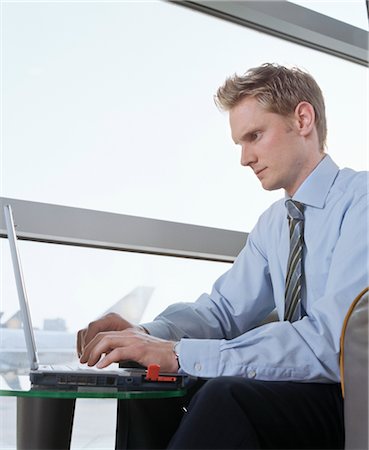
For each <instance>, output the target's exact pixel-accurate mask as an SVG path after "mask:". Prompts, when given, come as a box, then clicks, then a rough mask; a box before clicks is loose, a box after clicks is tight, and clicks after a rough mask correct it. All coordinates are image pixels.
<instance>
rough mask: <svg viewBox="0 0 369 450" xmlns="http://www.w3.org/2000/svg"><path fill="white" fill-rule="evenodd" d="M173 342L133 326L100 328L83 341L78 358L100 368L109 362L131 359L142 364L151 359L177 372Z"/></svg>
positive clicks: (146, 364)
mask: <svg viewBox="0 0 369 450" xmlns="http://www.w3.org/2000/svg"><path fill="white" fill-rule="evenodd" d="M173 344H174V343H173V342H171V341H165V340H163V339H159V338H156V337H154V336H150V335H147V334H145V333H144V332H142V331H139V330H137V329H127V330H124V331H120V332H101V333H98V334H97V335H96V336H95V337H94V338H93V339H92V340H91V341H90V342H89V343H88V344H87V345H86V347H85V349H84V351H83V353H82V355H81V359H80V361H81V363H87V364H88V365H89V366H94V365H96V364H97V367H98V368H104V367H107V366H108V365H109V364H111V363H113V362H119V361H123V360H132V361H136V362H138V363H139V364H141V365H143V366H146V367H147V366H149V365H150V364H154V363H155V364H159V365H160V366H161V369H162V370H163V371H168V372H177V371H178V362H177V359H176V355H175V353H174V352H173Z"/></svg>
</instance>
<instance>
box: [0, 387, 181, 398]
mask: <svg viewBox="0 0 369 450" xmlns="http://www.w3.org/2000/svg"><path fill="white" fill-rule="evenodd" d="M186 393H187V390H186V389H179V390H175V391H146V392H145V391H117V390H113V389H112V390H111V391H107V390H104V391H101V392H96V391H95V392H94V391H91V392H86V391H47V390H34V391H33V390H29V391H19V390H18V391H17V390H4V389H1V390H0V396H2V397H38V398H69V399H71V398H116V399H118V400H125V399H127V400H128V399H150V398H173V397H183V396H184V395H186Z"/></svg>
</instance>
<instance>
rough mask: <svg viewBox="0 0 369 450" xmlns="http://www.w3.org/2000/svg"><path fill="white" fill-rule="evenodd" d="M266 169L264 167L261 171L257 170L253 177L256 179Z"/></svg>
mask: <svg viewBox="0 0 369 450" xmlns="http://www.w3.org/2000/svg"><path fill="white" fill-rule="evenodd" d="M265 169H266V167H264V168H263V169H257V170H255V171H254V172H255V175H256V176H257V177H258V176H259V175H260V174H261V173H262V172H263V171H264V170H265Z"/></svg>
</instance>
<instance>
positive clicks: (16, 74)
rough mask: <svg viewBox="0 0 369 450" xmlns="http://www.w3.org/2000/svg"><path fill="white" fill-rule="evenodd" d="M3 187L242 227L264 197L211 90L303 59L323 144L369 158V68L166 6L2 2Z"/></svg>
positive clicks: (34, 196) (32, 196)
mask: <svg viewBox="0 0 369 450" xmlns="http://www.w3.org/2000/svg"><path fill="white" fill-rule="evenodd" d="M2 13H3V19H2V21H3V31H2V62H3V64H2V80H3V81H2V97H3V102H2V112H3V116H2V131H3V132H2V155H1V156H2V158H1V159H2V173H1V179H2V185H1V195H3V196H8V197H13V198H20V199H28V200H34V201H41V202H47V203H55V204H62V205H70V206H78V207H82V208H91V209H96V210H103V211H111V212H118V213H124V214H132V215H138V216H144V217H153V218H160V219H164V220H173V221H178V222H185V223H193V224H200V225H206V226H211V227H219V228H225V229H233V230H240V231H250V230H251V228H252V227H253V226H254V224H255V222H256V220H257V218H258V217H259V215H260V213H261V212H262V211H263V210H265V209H266V208H267V207H268V206H269V204H271V203H272V202H273V201H275V200H276V199H278V198H280V197H281V196H282V193H281V192H265V191H263V190H262V189H261V186H260V183H259V181H258V180H257V179H256V177H255V176H254V175H253V173H251V171H250V170H248V169H245V168H242V167H241V166H240V165H239V158H240V154H239V150H238V149H237V148H236V147H235V146H234V144H233V142H232V140H231V137H230V132H229V126H228V118H227V114H224V113H220V112H219V111H218V110H217V109H216V107H215V106H214V103H213V95H214V93H215V91H216V89H217V88H218V87H219V85H220V84H221V83H222V82H223V81H224V79H225V78H226V77H227V76H228V75H230V74H232V73H234V72H241V73H242V72H244V71H245V70H246V69H247V68H249V67H253V66H256V65H259V64H261V63H263V62H266V61H276V62H279V63H282V64H288V65H300V66H302V67H303V68H305V69H307V70H308V71H310V72H311V73H312V74H313V75H314V76H315V78H316V79H317V81H318V82H319V83H320V85H321V87H322V89H323V91H324V93H325V98H326V104H327V115H328V126H329V134H328V146H329V153H330V154H331V155H332V157H333V158H334V159H335V160H336V162H337V163H338V164H339V165H341V166H352V167H353V168H355V169H363V168H366V167H368V161H367V156H366V152H365V149H366V148H367V144H368V137H367V133H366V124H367V122H368V111H367V108H366V98H367V83H366V78H367V69H366V68H365V67H363V66H359V65H356V64H353V63H350V62H347V61H344V60H341V59H338V58H337V57H334V56H330V55H326V54H323V53H320V52H318V51H316V50H312V49H308V48H305V47H301V46H299V45H297V44H294V43H291V42H287V41H283V40H281V39H279V38H276V37H272V36H268V35H266V34H263V33H260V32H258V31H255V30H251V29H247V28H245V27H242V26H240V25H235V24H233V23H229V22H226V21H224V20H221V19H218V18H214V17H210V16H207V15H205V14H200V13H196V12H194V11H192V10H190V9H186V8H183V7H181V6H178V5H175V4H170V3H167V2H162V1H151V2H111V3H110V2H105V3H101V2H75V3H73V2H26V3H24V2H21V3H19V2H10V3H9V2H7V3H4V4H3V5H2Z"/></svg>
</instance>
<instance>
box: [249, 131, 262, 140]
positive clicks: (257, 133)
mask: <svg viewBox="0 0 369 450" xmlns="http://www.w3.org/2000/svg"><path fill="white" fill-rule="evenodd" d="M259 136H260V132H259V131H256V132H255V133H252V135H251V137H250V140H251V142H252V141H256V139H258V137H259Z"/></svg>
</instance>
